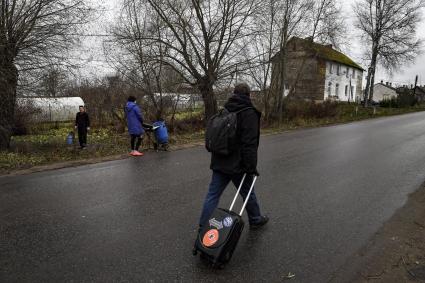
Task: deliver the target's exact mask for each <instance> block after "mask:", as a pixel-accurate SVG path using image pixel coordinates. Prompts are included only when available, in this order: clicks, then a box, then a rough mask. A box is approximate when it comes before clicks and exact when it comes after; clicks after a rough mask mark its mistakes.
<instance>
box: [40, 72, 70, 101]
mask: <svg viewBox="0 0 425 283" xmlns="http://www.w3.org/2000/svg"><path fill="white" fill-rule="evenodd" d="M67 87H68V78H67V76H66V74H65V72H64V71H63V70H61V69H59V68H58V67H55V66H52V67H50V68H48V69H47V71H44V72H42V74H41V77H40V83H39V84H38V88H39V89H38V90H37V93H38V94H39V95H40V96H45V97H58V96H64V95H65V93H66V89H67Z"/></svg>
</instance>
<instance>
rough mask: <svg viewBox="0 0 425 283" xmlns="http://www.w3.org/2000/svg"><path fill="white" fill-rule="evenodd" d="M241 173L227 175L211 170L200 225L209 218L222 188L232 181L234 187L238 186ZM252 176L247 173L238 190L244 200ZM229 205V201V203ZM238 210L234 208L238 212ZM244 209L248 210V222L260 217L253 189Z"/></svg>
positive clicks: (255, 220) (253, 221)
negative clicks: (211, 173)
mask: <svg viewBox="0 0 425 283" xmlns="http://www.w3.org/2000/svg"><path fill="white" fill-rule="evenodd" d="M242 177H243V174H236V175H227V174H224V173H221V172H218V171H213V175H212V179H211V183H210V186H209V189H208V193H207V196H206V197H205V201H204V207H203V209H202V214H201V219H200V223H199V224H200V225H202V224H203V223H206V222H207V221H208V220H209V217H210V216H211V214H212V213H213V211H214V209H216V207H217V205H218V202H219V200H220V196H221V194H222V193H223V191H224V189H225V188H226V187H227V185H228V184H229V183H230V181H232V182H233V184H234V185H235V187H236V188H238V187H239V184H240V182H241V181H242ZM252 180H253V177H252V175H247V176H246V178H245V181H244V184H243V185H242V188H241V190H240V195H241V196H242V198H243V199H244V201H245V198H246V195H247V194H248V192H249V189H250V188H251V184H252ZM229 206H230V203H229ZM239 211H240V208H239V210H236V212H237V213H239ZM246 211H247V212H248V219H249V223H255V222H257V221H259V220H260V219H261V213H260V207H259V205H258V201H257V197H256V196H255V193H254V189H253V190H252V192H251V195H250V197H249V199H248V203H247V204H246Z"/></svg>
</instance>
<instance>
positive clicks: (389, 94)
mask: <svg viewBox="0 0 425 283" xmlns="http://www.w3.org/2000/svg"><path fill="white" fill-rule="evenodd" d="M394 97H397V92H396V90H395V89H392V88H389V87H387V86H385V85H383V84H376V85H374V86H373V101H375V102H380V101H382V100H387V99H391V98H394Z"/></svg>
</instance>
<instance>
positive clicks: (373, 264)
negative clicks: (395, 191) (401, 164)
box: [331, 184, 425, 283]
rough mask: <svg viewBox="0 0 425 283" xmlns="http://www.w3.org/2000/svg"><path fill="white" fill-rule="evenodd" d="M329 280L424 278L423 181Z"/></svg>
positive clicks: (424, 228) (424, 211)
mask: <svg viewBox="0 0 425 283" xmlns="http://www.w3.org/2000/svg"><path fill="white" fill-rule="evenodd" d="M331 282H385V283H388V282H397V283H399V282H425V184H424V185H422V187H421V189H420V190H418V191H417V192H415V193H413V194H412V195H410V197H409V200H408V202H407V204H406V205H405V206H404V207H403V208H401V209H400V210H399V211H397V213H396V214H395V215H394V216H393V217H392V218H391V219H390V220H389V221H388V222H387V223H386V224H385V225H384V226H383V227H382V228H381V229H380V230H379V231H378V233H377V234H376V235H375V236H374V237H373V238H372V239H371V240H370V241H369V243H368V244H367V245H366V246H365V247H364V248H363V249H362V250H360V251H359V252H358V253H357V254H356V255H354V256H352V257H351V258H350V259H349V260H348V261H347V262H346V264H345V266H344V268H343V270H340V271H338V272H337V274H335V277H334V278H333V280H331Z"/></svg>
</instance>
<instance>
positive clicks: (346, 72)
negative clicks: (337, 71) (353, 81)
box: [345, 67, 350, 78]
mask: <svg viewBox="0 0 425 283" xmlns="http://www.w3.org/2000/svg"><path fill="white" fill-rule="evenodd" d="M345 76H346V77H347V78H348V77H349V76H350V68H349V67H347V70H346V71H345Z"/></svg>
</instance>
